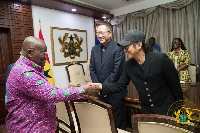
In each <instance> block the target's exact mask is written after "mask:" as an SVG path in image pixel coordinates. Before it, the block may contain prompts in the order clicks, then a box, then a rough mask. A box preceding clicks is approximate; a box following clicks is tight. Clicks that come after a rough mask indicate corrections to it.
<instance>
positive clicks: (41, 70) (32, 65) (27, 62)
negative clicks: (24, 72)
mask: <svg viewBox="0 0 200 133" xmlns="http://www.w3.org/2000/svg"><path fill="white" fill-rule="evenodd" d="M19 60H21V62H23V63H25V64H26V65H28V66H30V67H32V68H34V69H35V70H37V71H39V72H43V67H41V66H39V65H38V64H36V63H34V62H33V61H31V60H29V59H28V58H26V57H25V56H23V55H20V58H19Z"/></svg>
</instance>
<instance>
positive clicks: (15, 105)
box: [6, 36, 98, 133]
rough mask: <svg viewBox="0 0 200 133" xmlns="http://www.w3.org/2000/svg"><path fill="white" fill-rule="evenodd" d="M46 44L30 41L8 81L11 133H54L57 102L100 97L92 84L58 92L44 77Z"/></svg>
mask: <svg viewBox="0 0 200 133" xmlns="http://www.w3.org/2000/svg"><path fill="white" fill-rule="evenodd" d="M46 51H47V47H46V44H45V43H44V42H43V41H42V40H41V39H39V38H36V37H33V36H30V37H27V38H26V39H25V40H24V42H23V46H22V55H21V56H20V58H19V59H18V60H17V61H16V63H15V65H14V66H13V67H12V69H11V72H10V74H9V77H8V80H7V89H8V93H9V101H8V102H7V103H6V109H7V110H8V115H7V118H6V127H7V131H8V133H16V132H17V133H18V132H20V133H27V132H29V133H54V132H55V131H56V107H55V102H61V101H68V100H74V99H80V98H83V96H84V94H88V95H93V94H96V93H98V90H97V88H95V86H92V85H90V84H87V85H85V86H81V87H74V88H72V87H68V88H60V89H57V88H55V87H54V86H52V85H51V84H50V83H49V82H48V80H47V79H46V78H45V76H44V75H43V73H44V72H43V66H44V64H45V61H46V59H45V53H46Z"/></svg>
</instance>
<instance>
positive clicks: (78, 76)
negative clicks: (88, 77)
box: [65, 63, 86, 87]
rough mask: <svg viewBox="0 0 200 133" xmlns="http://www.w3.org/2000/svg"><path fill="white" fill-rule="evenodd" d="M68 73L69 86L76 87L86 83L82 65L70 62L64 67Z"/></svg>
mask: <svg viewBox="0 0 200 133" xmlns="http://www.w3.org/2000/svg"><path fill="white" fill-rule="evenodd" d="M65 68H66V70H67V73H68V78H69V86H71V87H77V86H81V85H84V84H86V81H85V73H84V69H83V65H82V64H79V63H71V64H70V65H68V66H66V67H65Z"/></svg>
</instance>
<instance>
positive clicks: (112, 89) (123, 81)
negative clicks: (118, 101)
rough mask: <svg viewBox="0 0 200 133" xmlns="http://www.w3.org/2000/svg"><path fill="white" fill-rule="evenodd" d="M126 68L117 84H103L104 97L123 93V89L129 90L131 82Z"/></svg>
mask: <svg viewBox="0 0 200 133" xmlns="http://www.w3.org/2000/svg"><path fill="white" fill-rule="evenodd" d="M126 70H127V68H126V66H125V67H124V69H123V73H122V75H121V77H120V79H119V80H118V81H117V82H115V83H109V84H102V95H103V96H105V95H108V94H111V93H117V92H121V91H122V90H123V89H126V88H127V85H128V84H129V82H130V77H129V75H128V73H127V71H126Z"/></svg>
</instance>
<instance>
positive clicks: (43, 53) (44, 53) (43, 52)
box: [23, 48, 47, 55]
mask: <svg viewBox="0 0 200 133" xmlns="http://www.w3.org/2000/svg"><path fill="white" fill-rule="evenodd" d="M23 49H24V48H23ZM24 50H26V49H24ZM28 50H32V51H33V50H34V51H36V52H38V53H40V54H42V55H46V53H47V52H46V51H39V50H36V49H33V48H29V49H27V50H26V51H28Z"/></svg>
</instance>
